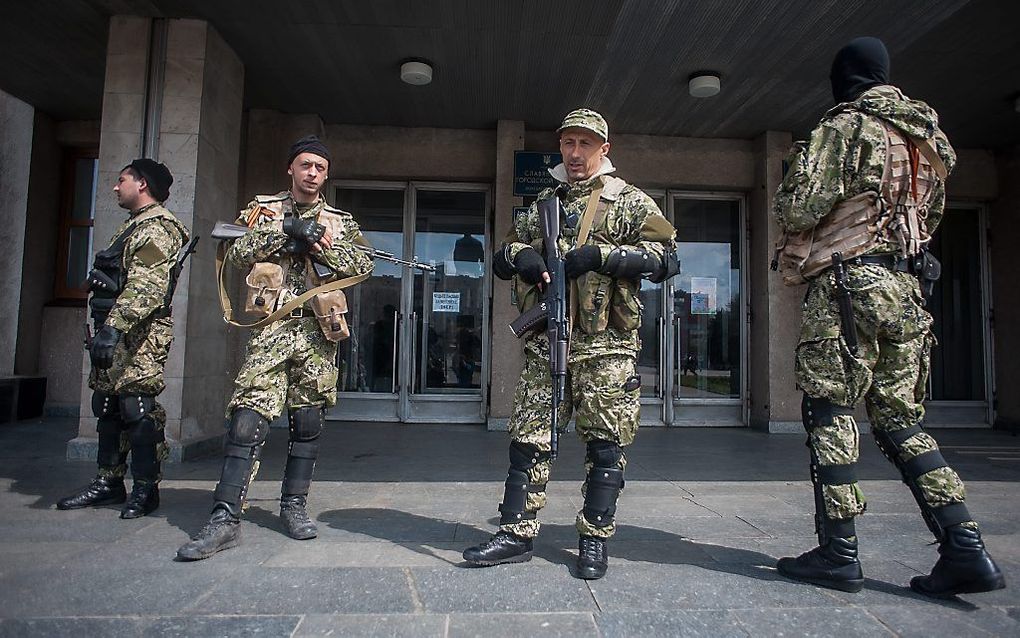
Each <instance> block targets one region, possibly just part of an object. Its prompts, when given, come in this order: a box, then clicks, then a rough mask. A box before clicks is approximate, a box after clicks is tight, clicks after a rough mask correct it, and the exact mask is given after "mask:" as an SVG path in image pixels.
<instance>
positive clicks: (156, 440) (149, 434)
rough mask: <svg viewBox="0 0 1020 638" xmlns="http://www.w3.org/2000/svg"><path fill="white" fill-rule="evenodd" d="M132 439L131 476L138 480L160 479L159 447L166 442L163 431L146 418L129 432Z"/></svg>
mask: <svg viewBox="0 0 1020 638" xmlns="http://www.w3.org/2000/svg"><path fill="white" fill-rule="evenodd" d="M128 437H129V438H130V439H131V476H132V478H134V479H135V480H136V481H137V480H147V481H156V480H158V479H159V451H158V446H159V444H160V443H162V442H163V441H165V440H166V438H165V436H164V434H163V429H162V428H159V427H157V426H156V422H155V421H154V420H153V419H152V418H150V417H144V418H142V419H141V420H139V421H136V422H135V423H133V424H132V425H131V429H130V430H128Z"/></svg>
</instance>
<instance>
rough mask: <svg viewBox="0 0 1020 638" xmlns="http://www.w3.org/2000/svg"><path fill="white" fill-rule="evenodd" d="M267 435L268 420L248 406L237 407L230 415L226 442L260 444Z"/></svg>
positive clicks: (243, 444)
mask: <svg viewBox="0 0 1020 638" xmlns="http://www.w3.org/2000/svg"><path fill="white" fill-rule="evenodd" d="M268 436H269V421H267V420H266V419H265V418H263V417H262V415H261V414H259V413H258V412H256V411H255V410H251V409H249V408H237V409H236V410H234V412H233V413H232V414H231V415H230V429H228V430H227V442H228V443H231V444H233V445H237V446H241V447H251V446H253V445H261V444H263V443H265V442H266V437H268Z"/></svg>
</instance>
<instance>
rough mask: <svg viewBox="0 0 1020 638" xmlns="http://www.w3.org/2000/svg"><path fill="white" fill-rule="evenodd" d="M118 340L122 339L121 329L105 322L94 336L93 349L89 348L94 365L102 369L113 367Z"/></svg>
mask: <svg viewBox="0 0 1020 638" xmlns="http://www.w3.org/2000/svg"><path fill="white" fill-rule="evenodd" d="M118 341H120V330H117V329H116V328H114V327H113V326H107V325H105V324H104V325H103V327H102V328H100V329H99V332H97V333H96V336H94V337H92V349H91V350H89V358H90V359H92V365H94V366H95V367H97V368H99V369H100V370H106V369H108V368H111V367H113V350H114V348H116V347H117V342H118Z"/></svg>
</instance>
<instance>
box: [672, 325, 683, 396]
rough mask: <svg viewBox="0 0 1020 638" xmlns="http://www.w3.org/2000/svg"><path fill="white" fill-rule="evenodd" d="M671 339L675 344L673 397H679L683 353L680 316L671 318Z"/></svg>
mask: <svg viewBox="0 0 1020 638" xmlns="http://www.w3.org/2000/svg"><path fill="white" fill-rule="evenodd" d="M673 340H674V343H673V345H674V346H675V348H674V352H675V353H676V354H675V358H674V363H675V366H676V367H675V368H674V370H675V374H676V385H675V386H674V388H675V390H674V392H675V394H674V398H676V399H679V398H680V382H681V380H682V379H683V375H682V374H681V371H682V367H681V366H682V364H683V359H682V358H681V357H682V356H683V353H682V352H681V347H682V346H683V339H682V337H681V335H680V317H676V318H675V319H673Z"/></svg>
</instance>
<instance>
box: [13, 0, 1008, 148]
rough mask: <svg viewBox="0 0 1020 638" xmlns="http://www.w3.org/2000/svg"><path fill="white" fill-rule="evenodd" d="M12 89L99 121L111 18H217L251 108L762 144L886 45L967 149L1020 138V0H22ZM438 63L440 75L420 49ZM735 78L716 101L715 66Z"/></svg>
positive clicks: (350, 118) (56, 112)
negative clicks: (700, 86)
mask: <svg viewBox="0 0 1020 638" xmlns="http://www.w3.org/2000/svg"><path fill="white" fill-rule="evenodd" d="M3 13H4V19H3V21H2V22H0V38H2V41H3V42H4V50H5V54H4V55H3V56H0V88H3V89H4V90H6V91H8V92H9V93H12V94H14V95H17V96H19V97H21V98H22V99H24V100H26V101H27V102H29V103H31V104H33V105H35V106H36V107H37V108H39V109H40V110H42V111H44V112H46V113H49V114H51V115H52V116H54V117H56V118H58V119H94V118H97V117H98V116H99V111H100V108H101V101H102V85H103V66H104V60H105V42H106V32H107V19H108V16H109V15H114V14H135V15H148V16H163V17H190V18H201V19H205V20H208V21H209V22H210V23H212V24H213V25H214V26H215V27H216V29H217V30H218V31H219V33H220V34H222V36H223V37H224V39H225V40H226V41H227V42H228V43H229V44H230V45H231V46H232V47H233V48H234V50H235V51H237V53H238V55H239V56H240V58H241V59H242V60H243V62H244V65H245V74H246V75H245V77H246V95H245V103H246V106H247V107H248V108H269V109H276V110H279V111H284V112H290V113H318V114H320V115H321V116H322V118H323V120H324V121H326V122H327V123H345V124H386V125H396V126H437V127H450V128H492V127H493V126H494V125H495V122H496V120H498V119H514V120H523V121H525V122H526V124H527V126H528V127H529V128H534V129H551V128H554V127H555V125H556V124H557V123H558V121H559V118H560V117H561V116H562V115H563V113H564V112H565V111H567V110H569V109H572V108H575V107H577V106H580V105H587V106H590V107H592V108H596V109H598V110H600V111H602V112H603V113H604V114H605V115H606V116H607V118H608V119H609V122H610V125H611V128H612V130H614V131H618V132H628V133H645V134H651V135H682V136H694V137H732V138H751V137H754V136H756V135H758V134H759V133H761V132H762V131H764V130H789V131H794V132H795V133H797V134H803V133H806V132H807V131H808V130H810V127H811V126H812V125H813V124H814V122H815V121H816V120H817V119H818V117H819V116H820V114H821V113H822V112H823V111H824V110H825V109H826V108H827V107H828V106H829V105H830V104H831V101H832V98H831V96H830V93H829V88H828V80H827V78H828V69H829V63H830V61H831V59H832V55H833V53H834V52H835V51H836V50H837V49H838V48H839V47H840V46H841V45H842V44H844V43H845V42H846V41H847V40H849V39H850V38H852V37H854V36H857V35H865V34H867V35H876V36H878V37H881V38H882V39H883V40H885V42H886V44H887V45H888V47H889V49H890V52H891V53H892V58H893V79H894V81H895V82H896V83H897V84H899V85H900V86H901V87H902V88H903V89H904V90H905V91H906V92H907V93H908V94H910V95H912V96H914V97H917V98H921V99H925V100H927V101H929V102H931V103H932V104H933V105H934V106H935V107H936V108H937V109H938V110H939V112H940V113H941V115H942V122H943V125H944V128H945V129H946V130H947V132H948V133H949V134H950V137H951V138H952V139H953V141H954V142H955V143H956V145H957V146H965V147H988V148H994V147H1000V146H1006V145H1014V144H1018V143H1020V113H1017V112H1016V110H1015V108H1014V101H1015V100H1016V98H1017V96H1018V95H1020V44H1018V39H1017V25H1020V2H1013V1H1002V0H1000V1H995V0H973V1H971V2H968V1H967V0H898V1H896V2H877V1H873V0H726V1H715V2H705V1H701V2H694V1H682V0H673V1H661V2H653V1H651V0H647V1H640V0H593V1H585V0H517V1H510V0H489V1H480V0H437V1H431V2H429V1H420V0H374V1H372V2H368V1H357V0H346V1H338V0H305V1H303V2H300V3H298V2H269V1H264V0H263V1H250V0H249V1H244V0H218V1H215V2H210V1H208V0H148V1H141V2H129V1H127V0H93V1H85V0H77V1H76V0H56V1H52V2H20V1H19V2H15V3H5V7H4V9H3ZM408 58H424V59H427V60H429V61H430V62H431V63H432V65H433V66H434V69H435V70H434V80H433V82H432V84H430V85H428V86H425V87H415V86H409V85H406V84H403V83H402V82H401V81H400V80H399V78H398V68H399V65H400V62H402V61H404V60H406V59H408ZM699 70H711V71H715V72H717V73H719V74H720V75H721V77H722V92H721V93H720V94H719V95H718V96H716V97H714V98H709V99H701V100H698V99H695V98H692V97H690V96H689V95H688V94H687V79H688V77H689V76H690V75H691V74H692V73H693V72H695V71H699Z"/></svg>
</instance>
